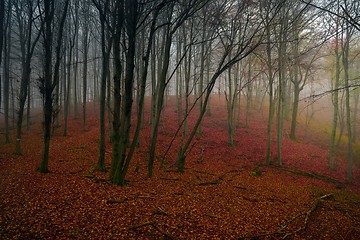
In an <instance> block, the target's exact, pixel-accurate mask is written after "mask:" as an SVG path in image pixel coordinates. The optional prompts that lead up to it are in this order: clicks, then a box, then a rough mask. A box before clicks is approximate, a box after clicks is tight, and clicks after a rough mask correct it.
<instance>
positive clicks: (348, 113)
mask: <svg viewBox="0 0 360 240" xmlns="http://www.w3.org/2000/svg"><path fill="white" fill-rule="evenodd" d="M346 26H347V28H346V30H345V32H346V36H344V37H345V38H346V39H344V38H343V39H342V42H343V46H342V53H343V58H342V60H343V66H344V80H345V108H346V130H347V134H348V136H347V137H348V169H347V180H348V182H349V183H352V181H353V177H352V165H353V139H352V128H351V108H350V89H349V88H350V86H349V49H350V38H351V35H352V31H351V28H350V26H349V25H348V24H347V25H346Z"/></svg>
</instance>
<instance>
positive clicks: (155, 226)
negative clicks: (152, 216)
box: [128, 222, 175, 239]
mask: <svg viewBox="0 0 360 240" xmlns="http://www.w3.org/2000/svg"><path fill="white" fill-rule="evenodd" d="M145 226H152V227H153V228H155V229H156V230H157V231H158V232H160V233H161V234H162V235H164V236H165V237H167V238H169V239H175V237H173V236H171V235H170V234H169V233H167V232H165V231H164V230H163V229H161V228H160V227H159V226H158V225H157V224H156V223H154V222H144V223H141V224H138V225H135V226H131V227H129V228H128V229H129V230H135V229H137V228H141V227H145Z"/></svg>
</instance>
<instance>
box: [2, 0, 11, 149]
mask: <svg viewBox="0 0 360 240" xmlns="http://www.w3.org/2000/svg"><path fill="white" fill-rule="evenodd" d="M11 16H12V14H11V3H10V1H9V2H8V15H7V25H6V27H5V31H4V34H2V35H3V36H4V43H5V44H4V117H5V143H10V125H9V118H10V116H9V114H10V111H9V109H10V66H11V64H10V53H11V46H12V41H11V32H12V23H11V22H12V20H11Z"/></svg>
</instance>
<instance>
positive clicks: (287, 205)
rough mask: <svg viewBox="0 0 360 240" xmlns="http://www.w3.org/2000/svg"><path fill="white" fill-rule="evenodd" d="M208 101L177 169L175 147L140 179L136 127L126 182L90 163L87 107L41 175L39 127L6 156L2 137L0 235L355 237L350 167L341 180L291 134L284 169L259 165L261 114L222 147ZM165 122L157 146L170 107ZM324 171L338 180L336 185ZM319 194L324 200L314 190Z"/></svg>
mask: <svg viewBox="0 0 360 240" xmlns="http://www.w3.org/2000/svg"><path fill="white" fill-rule="evenodd" d="M169 104H171V102H170V103H169ZM172 104H173V103H172ZM213 104H214V106H213V109H212V111H213V115H214V116H213V117H211V118H208V117H207V118H206V119H205V120H204V125H203V127H202V129H203V137H202V138H197V139H196V141H197V143H196V144H195V145H194V148H193V150H192V151H191V152H190V153H189V154H188V158H187V165H186V167H187V169H186V170H185V173H183V174H179V173H177V172H175V171H172V168H171V166H172V165H171V164H172V163H173V161H174V158H171V157H170V156H176V148H175V147H174V148H171V151H170V152H169V154H168V156H169V157H168V158H166V159H165V161H168V162H167V164H168V165H167V166H168V169H163V168H160V163H159V162H156V164H157V165H156V166H155V170H154V177H153V178H152V179H147V178H146V165H147V164H146V160H147V158H146V145H145V144H146V143H148V139H149V134H150V130H151V126H145V128H144V130H143V131H142V133H141V134H142V139H141V143H142V145H141V148H139V149H137V151H136V154H135V158H136V161H135V160H134V161H133V163H132V165H131V166H130V170H129V175H128V178H127V181H128V185H127V186H125V187H117V186H114V185H111V184H109V183H108V180H107V179H108V173H100V172H97V171H96V170H95V168H94V166H95V164H96V161H97V151H98V141H97V139H98V129H97V127H98V125H97V118H96V116H95V115H94V116H89V117H90V119H89V121H87V122H88V124H89V126H88V128H89V129H90V130H89V131H86V132H82V131H81V130H80V129H82V128H81V127H79V126H81V123H80V122H77V121H75V120H71V121H69V124H70V125H69V129H70V130H71V131H70V132H71V135H69V136H68V137H62V136H58V135H55V136H54V138H53V140H52V143H51V156H50V161H49V168H50V170H51V173H49V174H40V173H38V172H36V171H35V169H36V165H37V162H38V160H39V157H40V153H41V151H40V150H39V149H41V131H35V132H30V133H28V134H27V135H26V136H24V145H23V149H24V155H23V156H14V155H12V151H13V150H12V149H14V148H13V146H11V145H6V146H1V147H2V148H1V152H0V159H1V160H0V176H1V177H0V178H1V181H0V197H1V201H0V209H1V210H0V234H1V235H2V237H4V239H71V238H76V239H236V238H240V237H242V236H257V237H258V238H260V239H266V238H273V239H274V238H275V239H277V238H282V237H284V236H285V234H282V235H281V234H274V235H272V236H269V233H276V232H279V231H280V230H281V229H280V230H279V226H284V224H285V225H286V224H287V225H288V226H287V228H286V229H287V233H294V234H292V235H291V236H290V235H289V236H287V238H290V239H291V238H293V239H329V238H330V239H343V238H344V239H357V238H359V237H360V198H359V196H358V195H356V194H354V193H352V192H351V191H350V190H353V191H355V190H356V189H357V188H359V185H358V184H359V169H358V168H355V169H354V177H355V181H354V182H355V184H354V185H352V186H349V185H346V184H344V183H343V182H342V179H343V177H342V176H343V175H342V174H344V171H343V169H340V170H339V171H328V170H327V168H326V166H327V165H326V164H327V159H326V150H323V149H321V148H319V147H317V146H315V145H311V144H301V143H293V142H291V141H285V143H284V164H285V167H286V168H276V167H267V166H263V165H261V163H263V161H264V154H265V151H264V149H263V148H262V146H263V145H262V144H263V143H264V142H265V141H264V139H265V138H264V137H265V131H264V129H266V128H265V126H264V125H263V123H262V122H261V117H253V121H251V122H250V127H249V128H248V129H243V128H240V129H238V134H237V135H236V136H235V139H234V140H235V147H234V148H230V147H228V146H227V144H226V142H227V135H226V124H224V123H225V122H224V121H226V119H225V118H224V116H226V114H223V112H222V111H223V110H224V109H225V108H223V107H222V106H221V104H222V103H215V101H214V102H213ZM147 113H148V112H147ZM174 119H175V120H174ZM190 123H191V121H190ZM91 124H93V125H91ZM165 125H166V126H167V127H168V128H167V132H166V134H160V136H159V139H160V141H161V142H162V144H160V145H159V146H160V147H159V149H158V153H159V155H161V153H163V152H164V151H165V149H166V148H167V144H166V143H168V142H169V139H170V138H171V137H172V135H171V133H172V131H174V130H175V129H176V113H173V115H172V114H170V113H169V114H168V112H167V115H166V122H165ZM67 149H69V150H70V151H66V150H67ZM107 152H111V149H110V148H109V147H108V149H107ZM25 153H26V154H25ZM110 157H111V154H107V156H106V164H107V165H109V163H110ZM199 158H201V161H199ZM299 159H301V161H299ZM259 163H260V165H259ZM339 166H341V164H340V163H339ZM315 167H319V168H318V169H320V170H319V172H316V171H317V169H316V168H315ZM253 172H254V173H256V174H252V173H253ZM296 172H298V173H300V172H301V173H302V172H304V173H306V174H294V173H296ZM259 173H261V174H259ZM309 174H310V175H309ZM313 176H315V177H313ZM319 176H320V177H319ZM326 179H336V180H338V181H339V182H340V183H341V187H338V186H340V185H339V184H340V183H339V182H337V181H335V182H334V181H327V180H326ZM349 189H350V190H349ZM328 194H332V195H331V196H332V198H331V199H326V200H325V199H321V196H324V195H325V196H330V195H328ZM319 199H321V200H320V201H319V202H318V203H317V204H316V209H313V208H312V206H313V204H314V203H315V202H316V201H317V200H319ZM309 209H310V210H311V209H313V210H311V211H310V213H309ZM297 216H298V217H297ZM295 218H296V219H295ZM305 220H306V221H305ZM305 222H306V231H305V230H304V229H303V226H304V223H305ZM297 229H301V230H300V231H297ZM283 231H285V230H284V229H283ZM260 235H261V236H260Z"/></svg>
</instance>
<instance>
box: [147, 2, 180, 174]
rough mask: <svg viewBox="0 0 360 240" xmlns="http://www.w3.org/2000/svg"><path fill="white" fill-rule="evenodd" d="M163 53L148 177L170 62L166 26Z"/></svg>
mask: <svg viewBox="0 0 360 240" xmlns="http://www.w3.org/2000/svg"><path fill="white" fill-rule="evenodd" d="M173 8H174V5H173V4H172V5H171V6H170V9H169V15H168V16H169V17H171V15H172V12H173ZM164 39H165V41H164V43H163V44H164V54H163V58H162V68H161V74H160V78H159V79H158V88H157V98H156V106H155V107H156V108H155V109H156V111H155V119H154V120H155V121H154V122H153V123H152V124H153V125H152V131H151V140H150V147H149V161H148V174H147V176H148V177H149V178H150V177H152V173H153V166H154V160H155V150H156V142H157V136H158V128H159V122H160V116H161V110H162V107H163V103H164V94H165V88H166V84H167V81H166V80H167V79H166V77H167V72H168V68H169V63H170V50H171V43H172V32H170V27H169V26H167V27H166V29H165V30H164Z"/></svg>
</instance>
